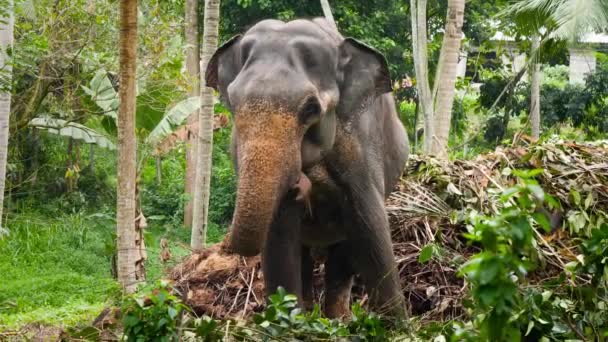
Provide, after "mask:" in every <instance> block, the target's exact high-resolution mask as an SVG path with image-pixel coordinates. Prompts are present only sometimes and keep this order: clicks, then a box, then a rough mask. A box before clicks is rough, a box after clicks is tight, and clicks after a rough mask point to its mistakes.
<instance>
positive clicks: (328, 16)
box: [321, 0, 338, 31]
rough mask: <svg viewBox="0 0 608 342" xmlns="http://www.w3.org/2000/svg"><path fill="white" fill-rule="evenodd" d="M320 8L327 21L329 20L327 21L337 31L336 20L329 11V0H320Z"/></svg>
mask: <svg viewBox="0 0 608 342" xmlns="http://www.w3.org/2000/svg"><path fill="white" fill-rule="evenodd" d="M321 8H322V9H323V15H324V16H325V19H327V21H329V23H330V24H331V25H332V26H333V27H334V29H336V31H337V30H338V26H337V25H336V21H335V20H334V15H333V14H332V13H331V7H330V6H329V1H327V0H321Z"/></svg>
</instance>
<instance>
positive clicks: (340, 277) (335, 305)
mask: <svg viewBox="0 0 608 342" xmlns="http://www.w3.org/2000/svg"><path fill="white" fill-rule="evenodd" d="M351 262H352V260H351V251H350V249H349V247H348V246H347V243H346V242H341V243H338V244H335V245H333V246H331V247H330V248H329V253H328V256H327V261H326V262H325V315H326V316H327V317H329V318H342V317H346V316H348V315H349V314H350V292H351V289H352V287H353V278H354V271H353V269H352V264H351Z"/></svg>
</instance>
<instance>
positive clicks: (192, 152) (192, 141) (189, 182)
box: [184, 0, 201, 227]
mask: <svg viewBox="0 0 608 342" xmlns="http://www.w3.org/2000/svg"><path fill="white" fill-rule="evenodd" d="M198 38H199V36H198V0H186V73H187V74H188V83H189V84H190V96H199V95H200V92H201V88H200V83H199V79H200V61H201V53H200V44H199V39H198ZM197 125H198V111H196V112H194V113H192V114H190V117H189V118H188V142H187V145H186V179H185V189H184V190H185V193H186V194H187V195H188V202H187V203H186V206H185V208H184V226H186V227H191V226H192V195H193V193H194V192H193V188H194V182H195V178H196V148H197V147H196V136H197V128H198V127H197Z"/></svg>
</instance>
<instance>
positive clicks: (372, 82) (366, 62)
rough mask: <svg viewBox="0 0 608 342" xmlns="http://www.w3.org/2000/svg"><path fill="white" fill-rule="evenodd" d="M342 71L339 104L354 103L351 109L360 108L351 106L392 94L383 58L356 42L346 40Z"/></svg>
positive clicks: (341, 56) (343, 48) (343, 43)
mask: <svg viewBox="0 0 608 342" xmlns="http://www.w3.org/2000/svg"><path fill="white" fill-rule="evenodd" d="M339 69H340V71H341V73H342V75H343V76H342V82H341V85H340V98H341V101H340V102H343V101H344V100H345V101H346V102H351V105H357V104H355V103H352V102H353V101H354V102H360V101H361V100H364V99H367V98H369V97H370V96H373V97H375V96H379V95H382V94H384V93H388V92H390V91H391V90H392V83H391V78H390V73H389V71H388V64H387V62H386V59H385V58H384V56H383V55H382V54H381V53H380V52H378V51H377V50H375V49H374V48H372V47H370V46H368V45H365V44H364V43H362V42H360V41H358V40H356V39H353V38H346V39H344V41H343V42H342V44H341V45H340V60H339ZM343 104H344V103H343ZM345 105H346V104H345ZM347 107H351V106H348V105H347ZM345 109H346V108H345Z"/></svg>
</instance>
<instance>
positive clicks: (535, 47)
mask: <svg viewBox="0 0 608 342" xmlns="http://www.w3.org/2000/svg"><path fill="white" fill-rule="evenodd" d="M539 48H540V37H539V36H538V35H535V36H534V37H532V53H531V54H530V58H532V63H531V64H530V69H531V70H530V78H531V80H530V90H531V92H532V93H531V94H530V126H531V128H532V132H531V133H532V138H534V139H538V138H539V137H540V63H538V54H539Z"/></svg>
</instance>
